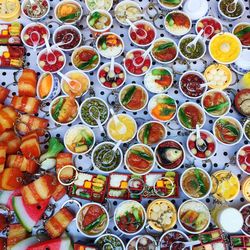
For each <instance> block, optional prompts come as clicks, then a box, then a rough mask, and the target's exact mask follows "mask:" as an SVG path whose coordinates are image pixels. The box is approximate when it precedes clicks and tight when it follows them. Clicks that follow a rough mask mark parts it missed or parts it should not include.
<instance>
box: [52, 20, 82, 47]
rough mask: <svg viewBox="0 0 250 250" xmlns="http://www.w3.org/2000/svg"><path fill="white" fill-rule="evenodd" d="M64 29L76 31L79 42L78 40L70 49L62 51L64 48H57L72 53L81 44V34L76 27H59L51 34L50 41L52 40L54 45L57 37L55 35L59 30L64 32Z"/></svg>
mask: <svg viewBox="0 0 250 250" xmlns="http://www.w3.org/2000/svg"><path fill="white" fill-rule="evenodd" d="M64 29H73V30H74V31H76V32H77V33H78V35H79V37H80V40H79V42H78V44H77V45H76V46H75V47H73V48H71V49H64V48H61V47H59V48H60V49H61V50H63V51H72V50H74V49H75V48H77V47H78V46H79V45H80V44H81V42H82V34H81V32H80V30H79V29H78V28H77V27H75V26H73V25H69V24H65V25H62V26H59V27H57V28H56V29H55V31H54V32H53V38H52V39H53V43H54V44H55V43H56V35H57V33H58V32H59V31H61V30H64Z"/></svg>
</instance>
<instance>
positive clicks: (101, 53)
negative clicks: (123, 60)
mask: <svg viewBox="0 0 250 250" xmlns="http://www.w3.org/2000/svg"><path fill="white" fill-rule="evenodd" d="M107 35H115V36H116V37H117V38H119V40H120V41H121V43H122V50H121V51H120V52H119V54H117V55H109V56H107V55H105V54H104V53H103V52H102V51H101V50H100V49H99V48H98V43H99V40H100V39H101V37H103V36H107ZM95 46H96V48H97V51H98V52H99V54H100V55H101V56H103V57H104V58H107V59H111V58H112V57H114V58H117V57H119V56H120V55H121V54H122V53H123V51H124V48H125V45H124V42H123V40H122V38H121V37H120V36H119V35H117V34H116V33H114V32H104V33H102V34H101V35H100V36H99V37H98V38H97V40H96V44H95Z"/></svg>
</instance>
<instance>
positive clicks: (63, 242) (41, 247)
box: [27, 235, 73, 250]
mask: <svg viewBox="0 0 250 250" xmlns="http://www.w3.org/2000/svg"><path fill="white" fill-rule="evenodd" d="M47 249H54V250H73V248H72V244H71V240H70V238H69V237H68V236H67V235H65V236H64V235H63V236H62V237H61V238H57V239H52V240H47V241H44V242H39V243H36V244H34V245H32V246H29V247H28V248H27V250H47Z"/></svg>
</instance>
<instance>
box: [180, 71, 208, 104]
mask: <svg viewBox="0 0 250 250" xmlns="http://www.w3.org/2000/svg"><path fill="white" fill-rule="evenodd" d="M189 74H193V75H197V76H199V77H200V78H201V79H202V80H203V81H204V83H206V82H207V80H206V78H205V76H204V75H203V74H202V73H200V72H198V71H195V70H188V71H186V72H185V73H183V74H182V75H181V77H180V79H179V89H180V90H181V93H182V94H183V95H184V96H186V97H187V98H189V99H193V100H195V99H198V98H201V97H202V96H204V94H205V93H206V91H207V88H208V86H205V87H204V90H203V93H202V94H201V95H200V96H197V97H193V96H189V95H187V94H186V93H185V92H184V91H183V90H182V87H181V86H182V83H181V80H182V78H183V77H184V76H186V75H189Z"/></svg>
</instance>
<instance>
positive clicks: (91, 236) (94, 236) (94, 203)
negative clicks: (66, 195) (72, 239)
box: [76, 202, 109, 240]
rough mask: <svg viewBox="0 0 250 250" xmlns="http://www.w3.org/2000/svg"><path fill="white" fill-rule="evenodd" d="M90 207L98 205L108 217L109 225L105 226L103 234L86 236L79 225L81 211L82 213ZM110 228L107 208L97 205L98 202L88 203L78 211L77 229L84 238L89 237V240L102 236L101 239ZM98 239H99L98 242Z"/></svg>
mask: <svg viewBox="0 0 250 250" xmlns="http://www.w3.org/2000/svg"><path fill="white" fill-rule="evenodd" d="M90 205H96V206H99V207H101V208H102V210H103V211H104V212H105V213H106V216H107V225H106V226H105V228H104V230H103V231H102V232H100V233H99V234H95V235H88V234H85V233H84V232H83V231H82V230H81V228H80V226H79V225H78V217H79V216H80V213H81V211H82V210H83V209H84V208H85V207H87V206H90ZM108 226H109V214H108V212H107V210H106V208H105V207H104V206H103V205H101V204H99V203H96V202H88V203H86V204H85V205H83V206H82V207H81V208H80V209H79V210H78V212H77V214H76V227H77V229H78V230H79V232H80V233H81V234H82V235H83V236H85V237H87V238H97V237H100V236H101V237H102V236H104V235H105V234H103V233H104V232H105V231H106V230H107V228H108ZM98 239H99V238H98ZM98 239H97V240H98Z"/></svg>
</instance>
